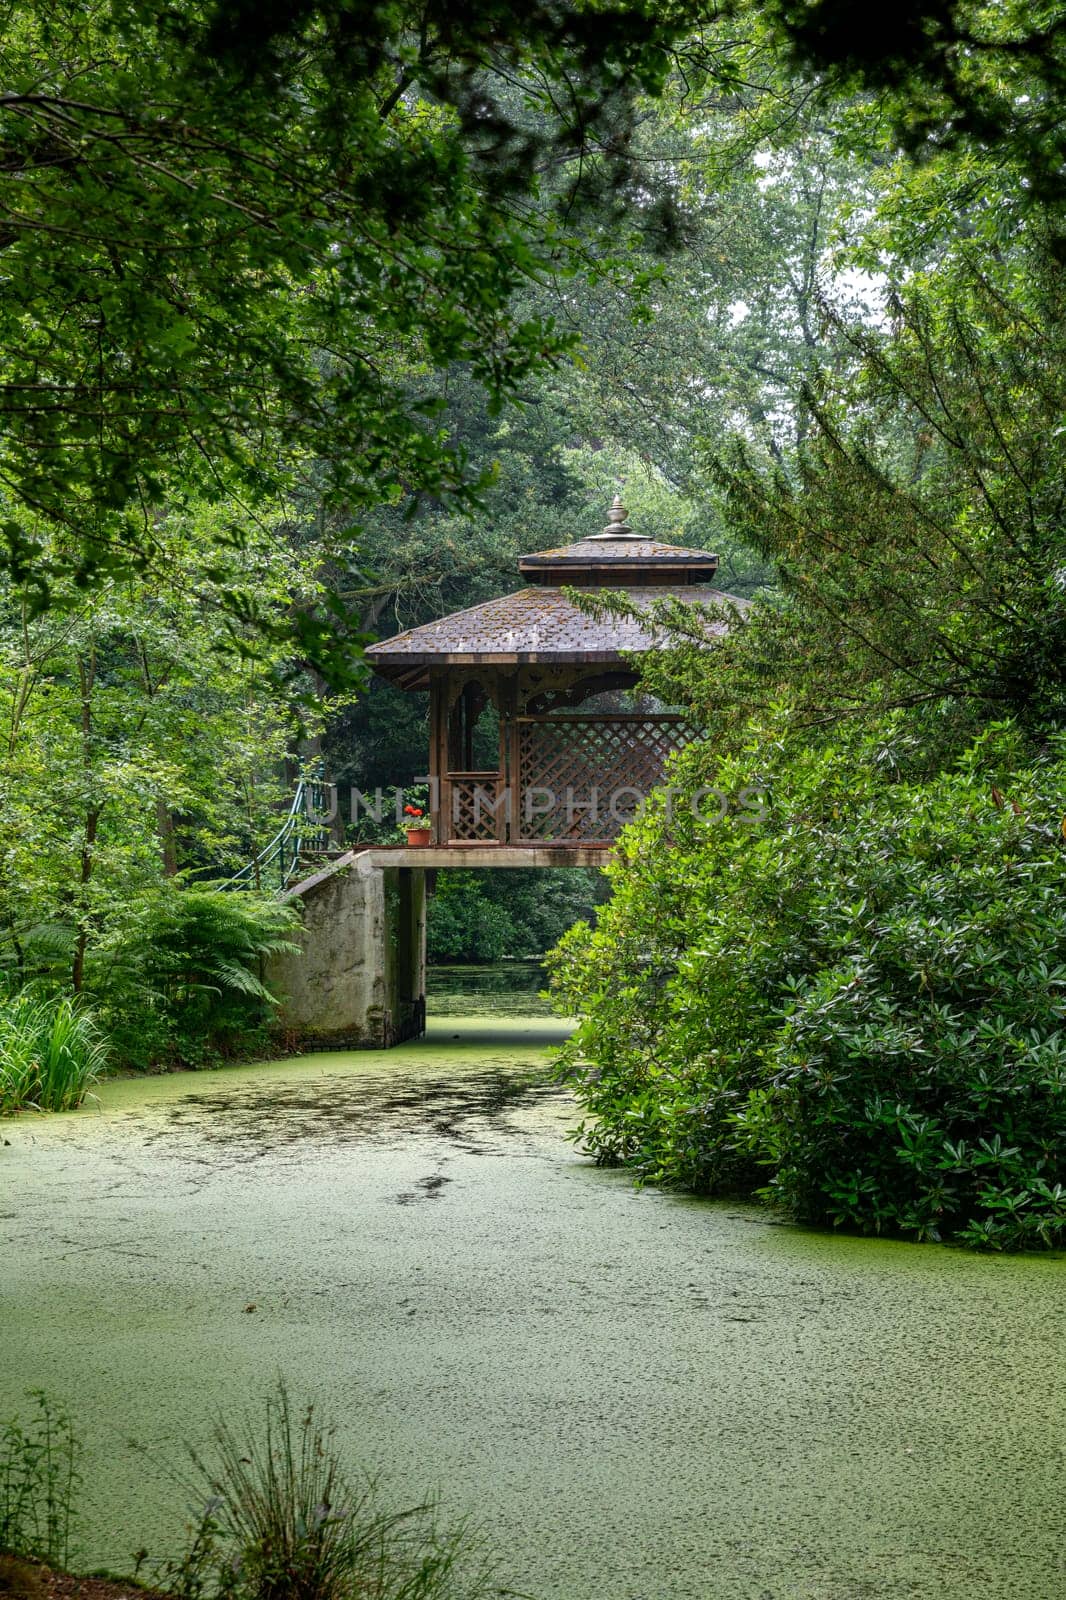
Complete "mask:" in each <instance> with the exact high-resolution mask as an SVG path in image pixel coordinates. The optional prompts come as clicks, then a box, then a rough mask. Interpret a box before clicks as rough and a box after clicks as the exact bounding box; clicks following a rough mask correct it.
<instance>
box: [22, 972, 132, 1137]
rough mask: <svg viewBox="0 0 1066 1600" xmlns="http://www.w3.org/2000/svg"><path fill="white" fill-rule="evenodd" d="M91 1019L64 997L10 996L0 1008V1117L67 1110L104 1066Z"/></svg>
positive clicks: (102, 1046)
mask: <svg viewBox="0 0 1066 1600" xmlns="http://www.w3.org/2000/svg"><path fill="white" fill-rule="evenodd" d="M107 1058H108V1047H107V1042H106V1040H105V1038H104V1036H103V1034H102V1033H101V1031H100V1028H99V1026H98V1025H97V1023H96V1022H95V1020H94V1019H93V1017H92V1016H91V1014H90V1013H89V1012H88V1011H86V1010H85V1009H83V1008H82V1007H81V1006H79V1005H77V1004H76V1003H75V1002H74V1001H73V1000H71V999H70V998H68V997H63V998H61V999H58V1000H57V999H34V998H32V997H31V996H28V995H16V996H15V998H14V999H13V1000H9V1001H7V1002H6V1003H4V1004H2V1005H0V1116H10V1115H11V1114H12V1113H13V1112H15V1111H24V1110H27V1109H29V1110H35V1111H72V1110H73V1109H74V1107H75V1106H80V1105H81V1103H82V1101H83V1100H84V1099H85V1096H86V1094H87V1093H88V1091H89V1089H90V1088H91V1087H92V1085H93V1084H94V1083H95V1082H96V1080H97V1079H98V1078H99V1076H100V1074H101V1073H102V1072H103V1070H104V1068H105V1067H106V1065H107Z"/></svg>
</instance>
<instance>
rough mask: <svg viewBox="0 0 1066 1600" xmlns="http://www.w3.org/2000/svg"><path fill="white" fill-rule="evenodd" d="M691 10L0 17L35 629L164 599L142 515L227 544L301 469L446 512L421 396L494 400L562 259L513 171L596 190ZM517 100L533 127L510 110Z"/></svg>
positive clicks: (529, 358)
mask: <svg viewBox="0 0 1066 1600" xmlns="http://www.w3.org/2000/svg"><path fill="white" fill-rule="evenodd" d="M701 15H702V13H701V10H700V7H699V6H698V5H696V4H691V3H689V4H678V5H676V6H672V7H669V8H667V9H666V10H665V11H660V12H659V13H658V14H657V15H656V16H654V17H653V16H652V15H651V14H650V13H648V11H647V9H646V8H645V7H643V6H642V5H638V4H635V3H632V0H616V3H613V4H611V5H609V6H607V7H601V6H599V5H596V6H591V5H590V6H588V7H584V6H579V7H574V8H572V7H559V8H556V7H553V6H551V5H545V6H541V7H534V8H523V11H522V12H521V13H520V14H519V13H516V12H515V11H514V10H513V8H508V7H505V6H503V5H500V4H498V3H497V0H482V3H481V4H479V5H477V6H469V5H466V4H464V5H462V6H458V5H449V4H444V5H440V6H438V7H429V8H427V9H425V10H420V9H418V8H415V7H412V6H409V5H407V4H405V3H399V4H386V5H383V6H379V7H375V8H372V9H370V10H367V8H365V7H353V6H351V5H349V4H337V3H326V4H322V5H313V4H304V5H298V6H295V7H287V8H285V9H284V11H283V12H282V11H279V10H278V8H276V7H274V8H271V7H265V8H264V7H260V6H248V5H243V4H228V5H221V4H220V5H211V4H200V5H195V6H183V7H171V8H160V7H157V6H155V5H149V4H146V3H139V0H129V3H126V0H94V3H93V4H91V5H89V6H84V5H82V4H80V3H75V0H63V3H61V4H59V5H55V6H50V7H48V8H44V9H43V10H42V9H41V8H36V7H31V6H12V7H10V8H9V10H8V13H7V17H6V22H5V26H4V30H3V34H2V36H0V67H2V72H3V82H4V89H3V92H2V94H0V253H2V256H3V262H4V284H3V293H2V295H0V351H2V356H0V490H2V496H3V503H2V506H0V510H2V512H3V521H2V525H0V533H2V543H0V569H2V570H6V571H7V572H8V573H9V574H10V575H11V576H12V577H13V578H14V579H15V581H17V582H19V583H29V584H31V586H32V589H33V593H34V604H35V605H36V606H38V607H41V606H44V605H46V604H48V603H49V601H50V600H52V599H54V598H55V595H56V593H57V587H56V586H57V585H58V584H63V583H68V582H71V583H73V584H75V585H77V586H79V587H84V586H85V585H86V584H91V583H98V582H101V581H104V580H105V579H106V578H107V577H108V576H109V575H116V574H121V573H126V572H129V571H137V572H146V571H149V570H151V571H153V572H154V573H155V574H156V575H157V577H158V576H161V575H163V574H164V573H165V571H166V568H167V558H166V554H165V544H166V539H165V527H164V526H163V525H161V523H160V509H161V508H162V507H163V506H171V507H173V506H175V505H180V504H181V503H182V502H183V500H184V499H185V498H186V497H189V496H193V497H199V498H203V497H205V496H214V497H220V496H230V497H233V496H236V497H237V502H238V503H237V504H236V505H235V506H234V513H233V523H232V527H231V533H230V538H231V540H237V539H239V537H240V533H241V529H242V527H244V526H246V525H247V523H248V521H249V520H250V519H252V518H254V516H255V514H256V512H255V508H256V507H257V506H258V505H260V504H261V503H262V502H263V501H264V499H269V498H270V497H272V496H274V495H276V494H277V493H278V492H279V491H282V490H287V489H288V488H289V487H290V486H291V484H292V482H293V481H294V479H295V478H296V477H298V476H299V475H300V473H301V472H302V470H303V469H304V468H305V467H306V464H307V461H308V460H309V459H310V458H312V457H313V458H314V459H315V460H317V462H318V463H319V464H320V467H319V470H320V471H321V472H322V473H323V474H324V479H325V482H324V489H325V492H326V494H327V495H328V497H329V499H330V501H331V503H332V504H334V505H335V506H337V507H340V508H343V513H344V516H343V518H342V519H341V522H342V526H345V525H347V524H348V523H350V522H351V520H352V518H353V517H358V515H359V513H360V512H361V511H363V510H365V509H366V508H367V507H369V506H375V505H378V504H381V503H383V502H393V503H398V502H400V501H402V500H405V499H409V498H410V497H411V496H418V495H419V494H423V493H430V494H435V495H436V494H442V493H456V494H458V495H460V496H461V497H466V498H467V499H469V496H470V495H471V494H472V493H473V492H474V490H475V488H476V481H472V478H471V474H470V473H469V472H468V470H467V465H466V462H465V460H464V457H463V453H462V451H461V450H457V449H456V448H454V446H453V445H452V444H451V442H450V441H449V440H448V439H447V438H446V437H445V436H444V434H443V433H442V431H441V429H440V427H439V411H440V398H439V395H438V394H437V393H435V392H434V386H433V384H432V382H430V383H429V384H428V385H427V383H426V381H425V379H426V375H427V373H432V372H434V371H437V370H439V369H442V368H444V367H447V366H448V365H450V364H452V363H455V362H461V363H463V364H464V365H465V366H466V367H467V368H468V370H469V371H470V373H471V374H472V375H473V377H474V378H475V379H476V380H477V381H478V382H479V383H481V384H482V385H483V386H484V387H485V390H486V392H487V394H488V395H489V397H490V400H491V403H492V404H493V405H495V404H497V403H498V402H499V400H500V399H501V397H503V396H504V395H507V394H509V393H510V392H512V391H513V389H514V387H515V385H516V384H517V383H519V382H520V381H521V380H522V379H524V378H525V377H526V376H527V375H528V374H529V373H530V372H532V371H533V370H535V369H537V368H538V367H541V366H543V365H544V364H545V363H548V364H550V363H551V362H552V361H553V360H556V359H557V358H558V357H559V355H560V354H561V352H562V351H564V350H565V349H566V348H567V347H568V345H569V343H570V342H571V341H570V339H569V337H568V336H567V335H566V334H565V333H560V331H559V330H558V329H557V328H554V327H553V326H552V324H551V322H550V320H549V319H547V318H545V317H543V316H533V317H531V318H522V317H520V316H516V315H515V314H514V313H513V312H512V310H511V308H510V302H511V299H512V296H513V295H514V292H515V290H516V289H517V288H518V287H519V286H520V285H521V284H523V283H525V282H529V281H530V280H534V279H536V278H537V277H538V276H541V275H543V274H545V273H547V272H549V271H551V270H553V269H554V267H555V266H556V265H557V261H556V259H555V258H556V256H557V254H558V253H559V252H563V253H565V249H566V245H565V239H564V237H563V234H562V232H561V229H560V226H559V222H558V219H557V218H556V220H554V221H553V219H552V216H551V215H550V214H547V215H546V214H544V213H535V214H534V216H533V219H532V225H531V224H530V220H529V218H528V217H527V215H526V211H527V209H528V207H529V205H530V203H531V200H532V197H533V196H534V194H535V191H536V187H537V182H538V169H539V167H540V166H541V165H543V164H548V165H551V164H552V163H555V164H556V165H558V164H559V163H565V162H566V161H569V160H571V159H572V158H573V157H574V156H575V155H579V156H581V157H582V158H583V159H582V160H581V162H575V170H578V168H580V174H581V184H582V185H583V189H584V192H586V193H587V192H588V191H589V189H590V183H589V174H590V173H596V174H598V178H599V180H600V187H601V188H602V187H604V185H606V187H607V188H608V189H609V188H610V183H611V181H612V179H613V175H614V174H615V173H616V171H617V170H618V168H619V166H620V164H622V163H624V158H625V128H626V115H625V107H626V105H627V103H628V102H629V100H630V99H631V97H632V94H633V93H634V92H635V91H636V90H644V91H645V92H648V93H655V92H657V91H658V89H659V88H660V87H661V85H662V82H663V80H664V77H665V74H666V71H667V68H668V65H669V62H670V59H671V51H672V50H674V49H676V48H679V47H680V45H681V43H682V41H683V40H684V39H685V38H686V36H687V34H688V33H689V32H690V31H691V29H692V28H693V27H694V26H696V25H698V23H699V21H700V19H701ZM723 54H724V52H723ZM723 70H725V68H724V67H723ZM514 79H519V80H520V81H521V84H522V92H523V95H524V97H525V99H524V101H523V102H522V103H523V104H526V105H527V106H528V105H530V104H535V108H536V115H535V116H533V115H532V114H530V113H527V114H526V115H525V116H524V120H511V119H510V118H509V117H508V115H506V114H505V110H504V106H503V100H502V98H501V94H500V88H501V85H505V84H507V83H509V82H510V81H511V80H514ZM509 92H510V91H509ZM569 198H570V201H572V200H573V198H574V196H573V194H571V195H570V197H569ZM52 530H56V531H57V532H58V537H54V538H53V537H52V536H51V534H52ZM349 544H350V541H346V540H345V539H344V538H343V537H340V536H338V537H337V538H336V539H335V548H336V550H337V553H338V554H339V555H340V556H342V557H344V556H345V555H346V553H347V551H348V548H349ZM224 558H225V551H224V548H223V547H221V546H220V550H219V557H218V563H217V565H218V567H219V569H221V567H222V566H224ZM243 604H244V607H245V609H246V610H248V609H249V608H250V607H251V605H252V602H251V600H250V599H249V597H248V596H245V598H244V602H243ZM301 620H302V614H301V613H297V614H296V615H295V616H294V617H292V618H291V619H290V622H291V625H292V627H293V628H294V629H295V630H296V632H297V633H298V634H299V633H300V631H301ZM304 633H305V637H304V640H303V642H304V648H305V651H306V652H307V653H308V654H309V655H310V656H312V657H315V656H316V655H321V654H322V653H323V652H324V651H325V650H326V645H327V641H326V640H325V638H324V637H323V633H322V630H318V631H317V632H316V631H315V630H304ZM331 665H332V667H334V668H337V666H338V663H337V662H336V660H334V661H332V662H331Z"/></svg>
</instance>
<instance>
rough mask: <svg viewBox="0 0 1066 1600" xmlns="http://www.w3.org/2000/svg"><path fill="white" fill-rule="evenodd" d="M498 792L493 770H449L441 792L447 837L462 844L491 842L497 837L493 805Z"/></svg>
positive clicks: (497, 781)
mask: <svg viewBox="0 0 1066 1600" xmlns="http://www.w3.org/2000/svg"><path fill="white" fill-rule="evenodd" d="M498 792H499V779H498V777H497V775H496V773H494V772H492V773H487V772H473V773H450V774H449V775H448V779H447V785H446V792H445V795H444V803H445V818H446V820H447V837H448V838H449V839H459V840H462V841H463V843H465V844H492V843H495V841H496V840H497V839H498V838H499V832H498V825H497V822H496V817H495V815H494V814H493V809H492V808H493V805H494V804H495V802H496V797H497V794H498Z"/></svg>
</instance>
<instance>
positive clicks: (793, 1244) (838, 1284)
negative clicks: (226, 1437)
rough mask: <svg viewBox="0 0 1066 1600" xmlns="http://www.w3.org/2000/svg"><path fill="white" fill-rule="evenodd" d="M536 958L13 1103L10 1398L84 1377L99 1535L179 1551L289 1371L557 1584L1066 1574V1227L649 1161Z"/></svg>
mask: <svg viewBox="0 0 1066 1600" xmlns="http://www.w3.org/2000/svg"><path fill="white" fill-rule="evenodd" d="M535 987H536V976H535V974H534V975H533V976H532V977H531V976H530V975H529V973H528V972H526V973H524V974H521V975H518V976H516V975H515V973H514V971H513V970H512V971H511V973H510V974H509V975H507V976H506V977H505V976H501V975H500V974H499V973H495V972H493V971H491V970H488V971H483V972H482V973H480V974H475V975H473V976H471V975H470V974H466V975H464V976H463V978H462V980H461V981H456V980H455V979H454V978H451V979H446V978H445V977H444V976H443V975H441V976H439V977H438V979H437V981H436V982H435V985H434V991H433V994H432V997H431V1002H430V1011H431V1017H432V1021H431V1025H430V1031H429V1034H428V1037H427V1038H426V1039H424V1040H422V1041H419V1042H418V1043H413V1044H409V1045H406V1046H403V1047H401V1048H399V1049H397V1050H393V1051H389V1052H385V1053H375V1052H364V1053H352V1054H343V1053H338V1054H323V1055H313V1056H306V1057H303V1058H300V1059H296V1060H288V1061H283V1062H277V1063H272V1064H268V1065H265V1066H257V1067H237V1068H228V1069H226V1070H224V1071H219V1072H205V1073H200V1074H195V1075H192V1074H188V1075H180V1076H172V1077H161V1078H149V1079H136V1080H133V1079H128V1080H124V1081H118V1082H114V1083H110V1084H108V1085H106V1086H105V1087H104V1088H103V1089H102V1090H101V1091H100V1094H99V1099H98V1104H96V1105H95V1106H90V1107H88V1108H86V1109H85V1110H83V1111H81V1112H77V1113H73V1114H70V1115H67V1116H57V1117H50V1118H47V1119H42V1118H38V1119H34V1118H31V1117H25V1118H20V1119H18V1120H16V1121H13V1122H9V1123H5V1124H3V1125H2V1128H0V1138H2V1139H3V1141H4V1142H3V1144H0V1187H2V1198H0V1212H2V1220H0V1228H2V1237H3V1276H2V1313H0V1315H2V1328H0V1337H2V1345H0V1353H2V1366H0V1416H3V1415H10V1414H11V1413H12V1412H13V1411H14V1410H16V1409H21V1403H22V1397H23V1395H24V1393H25V1391H26V1390H27V1389H29V1388H33V1387H45V1388H47V1389H48V1390H49V1391H50V1392H52V1393H53V1394H55V1395H56V1396H57V1397H59V1398H61V1399H63V1400H65V1401H66V1402H68V1403H69V1405H70V1406H71V1408H72V1409H73V1410H74V1412H75V1413H76V1415H77V1417H78V1419H79V1421H80V1424H81V1428H82V1431H83V1433H84V1435H85V1437H86V1440H87V1447H88V1461H87V1469H88V1470H87V1478H88V1489H87V1493H86V1495H85V1505H84V1529H83V1541H82V1544H83V1551H82V1554H83V1559H84V1562H85V1564H87V1565H105V1566H108V1567H111V1568H112V1569H115V1568H118V1569H126V1570H128V1569H129V1567H130V1565H131V1554H132V1552H133V1551H134V1550H135V1549H137V1548H138V1547H139V1546H141V1545H143V1544H147V1545H149V1546H151V1547H152V1548H154V1549H156V1550H163V1549H168V1548H170V1549H173V1548H174V1547H175V1546H176V1544H177V1543H178V1541H179V1538H180V1534H181V1529H182V1525H183V1521H184V1517H185V1513H186V1510H187V1507H186V1505H185V1503H184V1499H183V1496H182V1494H181V1492H180V1491H178V1490H176V1489H175V1487H174V1483H173V1480H172V1477H171V1469H172V1467H173V1466H174V1464H175V1463H178V1464H180V1459H181V1450H180V1446H181V1442H182V1441H183V1440H192V1441H203V1440H204V1439H206V1437H207V1436H208V1434H209V1432H210V1424H211V1418H212V1416H213V1415H214V1414H215V1413H217V1412H218V1411H219V1410H220V1409H227V1410H229V1411H230V1412H232V1411H233V1410H234V1409H237V1410H239V1409H241V1408H242V1407H243V1406H244V1405H246V1404H252V1403H253V1402H254V1401H255V1400H256V1399H257V1397H259V1396H261V1395H262V1394H263V1393H264V1392H265V1391H266V1390H267V1389H268V1388H269V1387H270V1386H271V1384H272V1383H273V1381H274V1379H275V1377H276V1376H277V1375H278V1374H279V1373H282V1374H284V1375H285V1376H286V1378H287V1379H288V1382H289V1385H290V1388H291V1390H292V1391H293V1393H294V1394H295V1395H297V1396H300V1397H302V1396H304V1395H314V1396H316V1397H318V1398H319V1399H320V1400H321V1401H322V1404H323V1409H324V1410H325V1411H327V1412H328V1413H330V1414H332V1415H333V1416H334V1417H335V1418H336V1419H337V1420H338V1422H339V1424H340V1435H341V1438H342V1440H343V1444H344V1448H345V1451H346V1453H347V1454H348V1455H349V1456H350V1458H351V1460H352V1461H353V1462H357V1463H361V1464H363V1465H365V1466H367V1467H369V1468H371V1469H373V1470H375V1471H377V1472H378V1473H379V1474H380V1477H381V1481H382V1484H383V1486H384V1488H385V1489H386V1491H387V1492H388V1494H389V1496H390V1498H392V1499H393V1500H395V1501H397V1502H401V1503H412V1502H413V1501H415V1500H416V1499H418V1498H420V1497H421V1496H423V1495H424V1494H425V1493H426V1492H427V1491H431V1490H437V1491H439V1492H440V1495H441V1497H442V1501H443V1504H444V1507H445V1509H446V1511H447V1512H448V1513H449V1514H454V1515H455V1516H456V1517H458V1516H461V1515H463V1514H472V1516H473V1517H474V1518H475V1519H476V1520H477V1521H478V1522H480V1524H481V1526H482V1528H483V1529H484V1531H485V1532H486V1534H487V1535H488V1537H489V1539H490V1540H491V1542H492V1543H493V1545H494V1546H495V1548H496V1550H497V1551H498V1553H499V1554H500V1556H501V1557H502V1559H503V1562H504V1565H505V1568H506V1570H507V1572H508V1574H509V1575H510V1577H511V1580H512V1582H513V1584H514V1587H515V1588H516V1589H519V1590H521V1591H523V1592H525V1593H527V1594H529V1595H532V1596H535V1597H540V1600H607V1597H617V1600H865V1597H873V1596H877V1597H892V1600H897V1597H904V1596H906V1597H923V1600H924V1597H929V1600H933V1597H944V1596H948V1597H952V1600H963V1597H967V1600H970V1597H974V1600H978V1597H980V1600H1007V1597H1010V1600H1061V1597H1062V1596H1063V1595H1066V1565H1064V1563H1066V1554H1064V1552H1066V1495H1064V1494H1063V1481H1064V1480H1063V1466H1064V1447H1066V1427H1064V1423H1066V1318H1064V1315H1063V1306H1064V1298H1063V1291H1064V1288H1066V1262H1064V1261H1063V1260H1062V1259H1048V1258H1040V1257H1032V1258H1025V1259H1014V1260H996V1259H985V1258H980V1257H974V1256H967V1255H963V1254H961V1253H957V1252H953V1251H949V1250H944V1249H937V1248H934V1247H924V1248H922V1247H913V1246H907V1245H901V1244H893V1243H881V1242H875V1241H862V1240H847V1239H835V1238H832V1237H828V1236H825V1235H821V1234H817V1233H811V1232H806V1231H804V1230H801V1229H797V1228H793V1227H789V1226H785V1225H782V1224H780V1223H779V1222H777V1221H775V1219H774V1218H773V1217H771V1216H770V1215H768V1214H767V1213H765V1212H762V1211H759V1210H756V1209H754V1208H749V1207H743V1206H736V1205H731V1204H714V1203H707V1202H699V1201H694V1200H687V1199H683V1198H677V1197H671V1196H666V1195H661V1194H657V1193H653V1192H644V1193H636V1192H634V1191H633V1190H632V1189H631V1188H630V1186H629V1185H628V1183H627V1181H626V1180H625V1178H624V1177H622V1176H620V1175H618V1174H616V1173H611V1172H605V1171H601V1170H597V1169H596V1168H594V1167H592V1166H591V1165H590V1164H588V1163H587V1162H585V1161H583V1160H582V1159H581V1158H580V1157H579V1156H578V1154H577V1153H576V1152H575V1150H574V1148H573V1147H572V1145H570V1144H569V1143H568V1142H567V1139H566V1137H565V1135H566V1130H567V1128H568V1127H569V1126H570V1125H571V1124H572V1122H573V1121H574V1119H575V1111H574V1107H573V1105H572V1104H571V1103H570V1102H569V1100H568V1098H567V1096H566V1095H565V1094H564V1093H562V1092H561V1091H560V1090H558V1089H557V1088H555V1087H553V1086H552V1084H551V1082H550V1080H549V1079H548V1077H547V1076H546V1072H545V1065H546V1061H547V1056H548V1051H549V1048H550V1046H551V1045H552V1044H553V1042H555V1041H557V1040H558V1039H559V1038H560V1037H561V1035H562V1032H563V1031H564V1030H563V1027H562V1025H561V1024H560V1023H558V1022H557V1021H554V1020H553V1019H552V1018H551V1017H550V1016H549V1015H548V1014H547V1012H546V1009H545V1008H544V1007H543V1006H542V1005H541V1004H540V1003H539V1002H538V1001H537V1000H536V998H535V994H534V993H533V991H534V990H535ZM474 990H476V992H472V991H474ZM145 1450H147V1454H145V1453H144V1451H145Z"/></svg>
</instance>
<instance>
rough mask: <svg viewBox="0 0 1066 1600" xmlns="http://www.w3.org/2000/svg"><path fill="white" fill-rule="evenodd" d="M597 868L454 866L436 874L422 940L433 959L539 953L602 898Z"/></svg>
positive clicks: (589, 913) (591, 911)
mask: <svg viewBox="0 0 1066 1600" xmlns="http://www.w3.org/2000/svg"><path fill="white" fill-rule="evenodd" d="M603 887H604V886H603V880H602V878H601V875H600V874H599V873H598V872H595V871H593V870H589V869H584V868H574V867H563V868H560V869H559V870H553V869H548V870H545V869H543V868H539V869H534V870H532V871H507V872H499V871H495V870H491V869H490V870H486V871H467V872H464V871H456V870H454V869H449V870H448V871H447V872H442V873H441V874H440V875H439V877H438V879H437V889H436V893H435V894H434V895H433V897H432V899H431V900H430V902H429V915H428V918H427V928H426V942H427V948H428V952H429V957H430V960H432V961H499V960H500V959H501V958H502V957H503V956H539V955H542V954H543V953H544V951H545V950H548V949H550V948H551V946H552V945H553V944H555V943H556V941H557V940H558V939H560V938H561V937H562V935H563V934H564V933H565V932H566V930H567V929H568V928H569V927H571V926H572V924H573V923H574V922H576V921H577V920H578V919H579V918H590V917H592V916H593V915H594V914H595V908H596V905H597V903H598V902H599V901H600V900H601V899H602V898H603V894H602V889H603Z"/></svg>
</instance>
